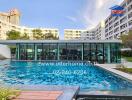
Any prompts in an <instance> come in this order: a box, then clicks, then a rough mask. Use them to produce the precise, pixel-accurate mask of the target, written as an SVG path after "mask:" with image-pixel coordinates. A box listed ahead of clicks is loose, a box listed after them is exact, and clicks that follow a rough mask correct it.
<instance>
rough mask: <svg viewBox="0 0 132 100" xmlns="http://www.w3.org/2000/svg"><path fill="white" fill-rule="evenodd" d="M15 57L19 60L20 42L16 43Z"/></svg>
mask: <svg viewBox="0 0 132 100" xmlns="http://www.w3.org/2000/svg"><path fill="white" fill-rule="evenodd" d="M16 48H17V49H16V55H17V56H16V59H17V60H20V44H16Z"/></svg>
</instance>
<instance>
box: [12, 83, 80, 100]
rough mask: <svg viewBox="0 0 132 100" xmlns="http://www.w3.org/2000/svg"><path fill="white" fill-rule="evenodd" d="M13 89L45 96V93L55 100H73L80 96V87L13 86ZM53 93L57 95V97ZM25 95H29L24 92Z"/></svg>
mask: <svg viewBox="0 0 132 100" xmlns="http://www.w3.org/2000/svg"><path fill="white" fill-rule="evenodd" d="M13 87H14V88H17V89H20V90H22V91H27V92H28V91H29V92H35V91H37V92H38V93H39V92H40V93H43V94H44V93H45V95H47V94H48V95H51V96H53V98H52V99H53V100H73V98H74V97H75V96H76V95H77V94H78V92H79V90H80V89H79V87H78V86H55V85H17V86H13ZM53 92H54V93H55V95H54V93H53ZM24 95H27V93H26V92H24ZM33 95H36V94H33ZM33 95H30V96H28V97H32V96H33ZM37 95H39V94H37ZM20 96H21V95H20ZM42 96H43V95H41V97H42ZM43 97H44V96H43ZM56 98H57V99H56ZM52 99H51V100H52ZM25 100H26V99H25ZM27 100H28V99H27ZM31 100H34V99H31ZM35 100H38V99H35ZM39 100H41V99H39ZM42 100H50V99H42Z"/></svg>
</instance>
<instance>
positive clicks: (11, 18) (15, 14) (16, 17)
mask: <svg viewBox="0 0 132 100" xmlns="http://www.w3.org/2000/svg"><path fill="white" fill-rule="evenodd" d="M0 19H1V20H2V21H4V22H7V23H11V24H14V25H19V24H20V12H19V11H18V9H12V10H10V11H9V12H7V13H3V12H0Z"/></svg>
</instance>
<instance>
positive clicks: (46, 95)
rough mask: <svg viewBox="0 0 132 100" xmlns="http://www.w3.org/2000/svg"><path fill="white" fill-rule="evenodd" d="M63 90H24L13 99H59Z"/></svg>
mask: <svg viewBox="0 0 132 100" xmlns="http://www.w3.org/2000/svg"><path fill="white" fill-rule="evenodd" d="M62 93H63V92H62V91H22V92H21V94H20V95H19V96H18V97H17V98H16V99H13V100H57V99H58V97H59V96H60V95H61V94H62Z"/></svg>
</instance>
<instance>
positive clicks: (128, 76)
mask: <svg viewBox="0 0 132 100" xmlns="http://www.w3.org/2000/svg"><path fill="white" fill-rule="evenodd" d="M122 64H123V65H125V66H126V67H127V68H132V62H127V61H126V60H125V59H122ZM96 65H97V66H98V67H101V68H103V69H105V70H108V71H110V72H112V73H115V74H116V75H118V76H119V77H121V78H124V79H127V80H128V81H130V82H132V74H128V73H125V72H122V71H119V70H116V69H115V68H116V65H117V64H96Z"/></svg>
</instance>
